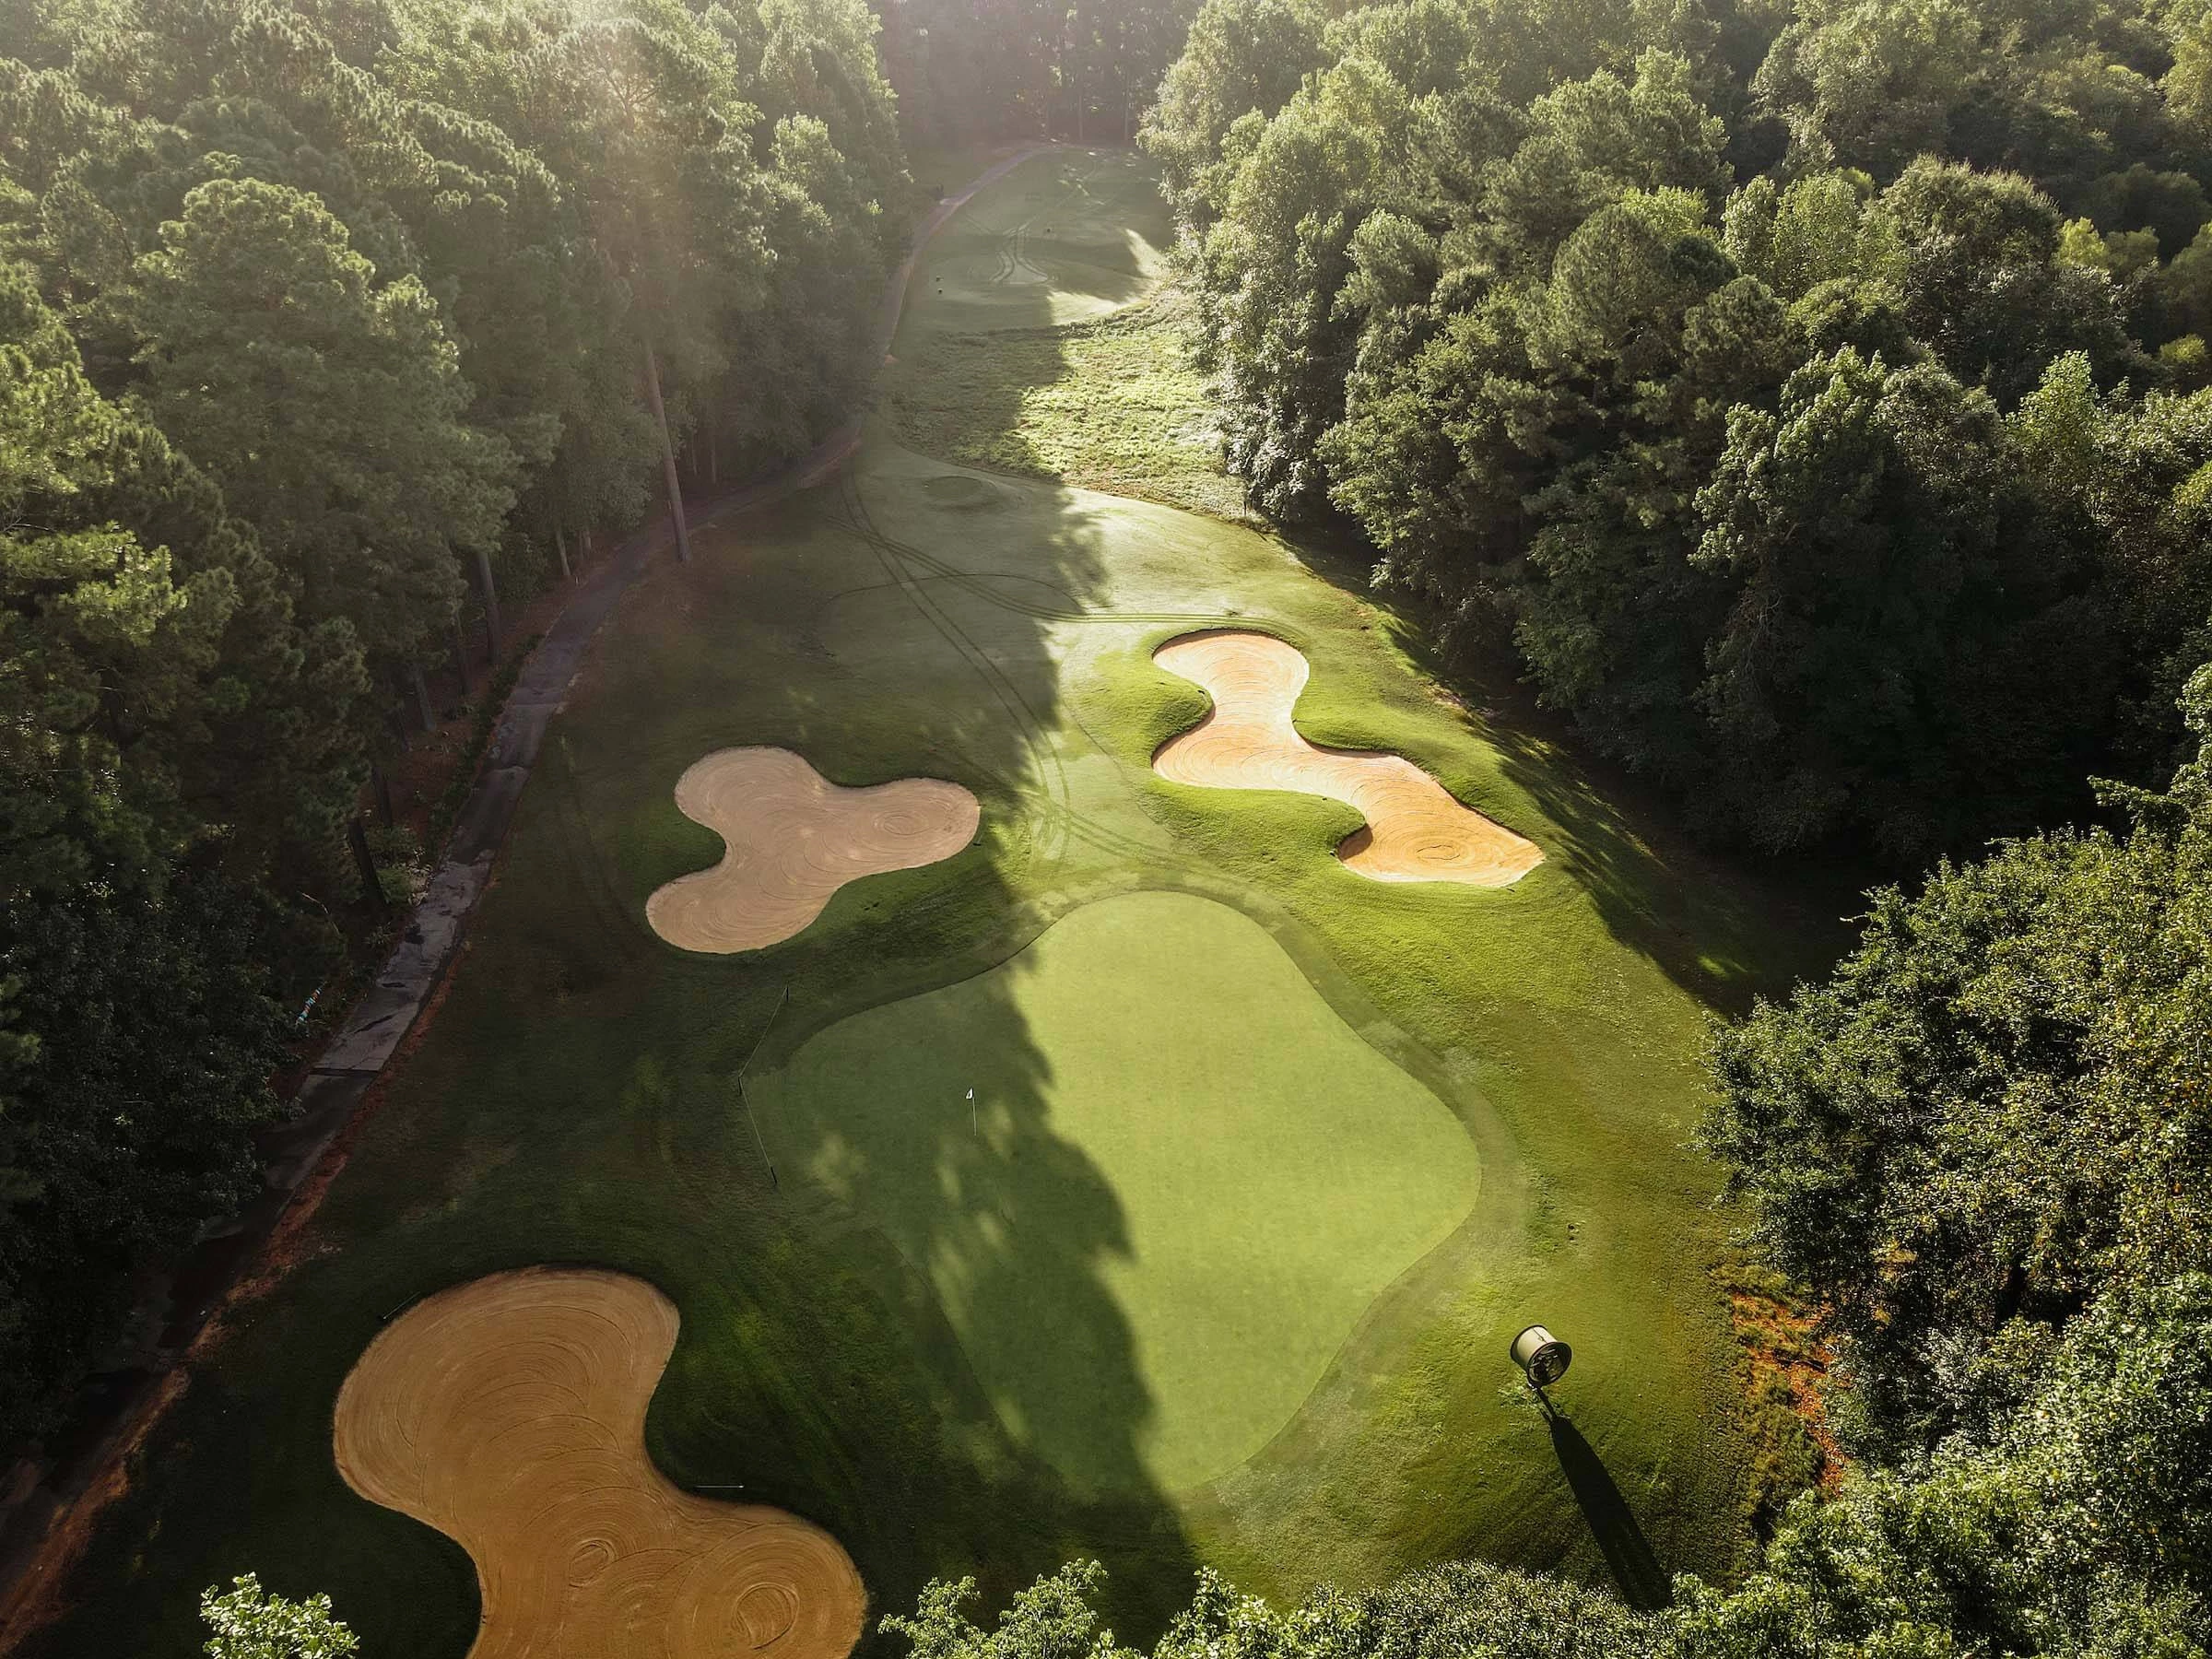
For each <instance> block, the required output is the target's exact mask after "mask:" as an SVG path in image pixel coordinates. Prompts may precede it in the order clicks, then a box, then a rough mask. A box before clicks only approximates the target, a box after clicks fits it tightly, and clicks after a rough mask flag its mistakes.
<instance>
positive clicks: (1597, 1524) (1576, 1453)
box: [1544, 1400, 1675, 1613]
mask: <svg viewBox="0 0 2212 1659" xmlns="http://www.w3.org/2000/svg"><path fill="white" fill-rule="evenodd" d="M1544 1420H1545V1423H1546V1425H1547V1427H1548V1428H1549V1429H1550V1430H1551V1449H1552V1452H1553V1453H1554V1454H1555V1455H1557V1456H1558V1458H1559V1472H1560V1473H1561V1474H1563V1475H1565V1476H1566V1477H1567V1485H1568V1488H1569V1489H1570V1490H1571V1491H1572V1492H1573V1493H1574V1501H1575V1504H1576V1506H1577V1507H1578V1508H1580V1509H1581V1510H1582V1512H1583V1520H1585V1521H1587V1522H1588V1523H1589V1524H1590V1535H1591V1536H1592V1537H1593V1538H1594V1539H1595V1540H1596V1542H1597V1548H1598V1553H1599V1554H1600V1555H1602V1556H1604V1557H1605V1558H1606V1566H1607V1567H1608V1568H1609V1569H1611V1570H1612V1573H1613V1582H1614V1583H1616V1584H1617V1585H1618V1586H1619V1588H1620V1594H1621V1598H1622V1599H1623V1600H1624V1601H1626V1602H1627V1603H1628V1604H1629V1606H1631V1607H1634V1608H1636V1609H1637V1610H1638V1611H1639V1612H1643V1613H1655V1612H1657V1611H1659V1610H1660V1609H1661V1608H1663V1607H1666V1606H1671V1605H1672V1604H1673V1602H1674V1599H1675V1594H1674V1586H1673V1583H1672V1582H1671V1581H1670V1580H1669V1578H1668V1576H1667V1572H1666V1570H1665V1568H1664V1567H1662V1566H1660V1564H1659V1558H1658V1556H1657V1555H1656V1554H1655V1553H1654V1552H1653V1549H1652V1546H1651V1542H1650V1540H1649V1539H1647V1538H1646V1537H1645V1536H1644V1535H1643V1528H1642V1527H1641V1526H1640V1525H1639V1524H1637V1521H1636V1514H1635V1512H1634V1511H1633V1510H1631V1509H1630V1507H1629V1500H1628V1499H1627V1498H1626V1497H1625V1496H1624V1495H1623V1494H1622V1492H1621V1489H1620V1488H1619V1487H1618V1485H1616V1484H1615V1483H1614V1479H1613V1477H1612V1475H1611V1474H1610V1473H1609V1472H1608V1471H1607V1470H1606V1465H1605V1461H1604V1459H1602V1458H1600V1457H1599V1456H1598V1454H1597V1453H1596V1451H1595V1450H1594V1448H1593V1447H1592V1446H1591V1444H1590V1442H1589V1441H1586V1440H1584V1439H1583V1434H1582V1430H1579V1429H1577V1428H1576V1427H1575V1426H1574V1425H1573V1424H1572V1423H1571V1422H1570V1421H1569V1420H1568V1419H1567V1418H1566V1417H1565V1416H1563V1415H1562V1414H1561V1413H1560V1411H1559V1408H1558V1407H1557V1406H1553V1405H1552V1403H1551V1402H1550V1401H1549V1400H1546V1401H1545V1402H1544Z"/></svg>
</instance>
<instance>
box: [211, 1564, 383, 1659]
mask: <svg viewBox="0 0 2212 1659" xmlns="http://www.w3.org/2000/svg"><path fill="white" fill-rule="evenodd" d="M200 1617H201V1618H204V1619H206V1621H207V1628H208V1630H210V1631H211V1632H213V1633H212V1634H211V1635H210V1636H209V1637H208V1638H207V1642H206V1647H205V1649H203V1650H202V1651H203V1652H205V1653H206V1655H207V1659H346V1655H347V1654H349V1653H358V1652H359V1651H360V1643H359V1641H357V1640H355V1637H354V1634H353V1632H352V1631H351V1630H347V1628H346V1627H345V1625H344V1624H342V1623H340V1622H339V1621H338V1620H337V1619H336V1618H333V1617H332V1615H331V1610H330V1597H329V1596H327V1595H311V1596H309V1597H308V1598H307V1600H305V1601H303V1602H294V1601H287V1600H286V1599H285V1598H284V1597H283V1596H281V1595H272V1594H269V1593H268V1592H267V1591H265V1590H264V1589H263V1588H262V1587H261V1581H260V1579H258V1578H256V1577H255V1576H254V1575H253V1573H251V1572H249V1573H246V1574H244V1575H243V1576H241V1577H240V1578H236V1579H233V1580H232V1581H231V1583H230V1588H229V1590H226V1591H222V1592H219V1593H218V1592H217V1591H216V1590H214V1589H212V1588H211V1589H209V1590H208V1591H207V1592H206V1594H203V1595H202V1596H201V1597H200Z"/></svg>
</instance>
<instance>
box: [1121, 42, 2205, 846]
mask: <svg viewBox="0 0 2212 1659" xmlns="http://www.w3.org/2000/svg"><path fill="white" fill-rule="evenodd" d="M1340 11H1341V12H1342V15H1335V14H1336V13H1338V12H1340ZM2207 15H2208V14H2207V11H2206V8H2205V7H2204V6H2198V5H2194V4H2191V3H2190V0H2175V3H2172V4H2165V3H2162V0H2140V3H2138V0H2119V3H2112V0H2004V3H2002V4H1992V5H1983V4H1976V5H1972V6H1967V5H1959V4H1953V3H1951V0H1900V3H1897V4H1884V5H1874V4H1871V3H1867V0H1802V3H1801V4H1798V5H1796V6H1794V7H1772V8H1770V7H1766V6H1735V5H1731V4H1729V3H1728V0H1712V3H1711V4H1696V3H1692V4H1684V5H1677V6H1641V5H1628V4H1610V3H1601V0H1585V3H1577V0H1559V3H1556V4H1546V5H1538V6H1520V5H1510V6H1509V5H1503V4H1494V3H1492V0H1391V3H1389V4H1383V5H1377V6H1363V7H1356V8H1353V9H1350V10H1348V11H1344V10H1343V8H1341V7H1337V6H1325V5H1323V4H1320V3H1319V0H1209V3H1208V4H1207V6H1206V7H1205V9H1204V10H1203V11H1202V12H1201V13H1200V15H1199V16H1198V18H1197V19H1196V21H1195V23H1194V28H1193V30H1192V34H1191V40H1190V47H1189V50H1188V52H1187V53H1185V54H1184V56H1183V57H1182V59H1181V60H1180V61H1179V62H1177V63H1176V65H1174V66H1173V68H1172V69H1171V72H1170V73H1169V75H1168V76H1167V79H1166V82H1165V85H1164V87H1163V88H1162V91H1161V97H1160V100H1159V106H1158V110H1157V112H1156V113H1155V115H1154V116H1153V117H1152V118H1151V120H1150V122H1149V124H1148V125H1147V130H1146V135H1145V141H1146V142H1147V145H1148V146H1149V147H1151V148H1152V149H1153V150H1154V151H1155V153H1157V154H1158V156H1159V158H1160V159H1161V160H1162V162H1163V164H1164V166H1165V168H1166V171H1167V176H1168V183H1169V191H1170V194H1171V199H1172V202H1173V206H1174V207H1175V210H1176V213H1177V216H1178V219H1179V222H1180V225H1181V230H1182V254H1183V258H1184V261H1185V264H1186V266H1187V268H1188V270H1189V272H1190V275H1191V279H1192V280H1193V281H1194V284H1195V285H1196V287H1197V288H1198V289H1199V291H1200V294H1201V296H1202V301H1203V302H1202V303H1200V304H1199V305H1197V306H1196V307H1195V308H1194V311H1195V313H1196V314H1197V315H1198V316H1199V317H1201V318H1202V319H1204V320H1205V333H1204V337H1203V339H1202V340H1201V341H1200V346H1201V348H1202V351H1203V353H1204V357H1205V360H1206V364H1207V366H1208V367H1209V368H1210V369H1211V370H1212V371H1214V372H1215V374H1216V376H1217V380H1218V386H1219V391H1220V401H1221V410H1220V418H1221V422H1222V430H1223V437H1224V441H1225V443H1226V448H1227V453H1228V457H1229V460H1230V465H1231V466H1232V468H1233V470H1235V471H1236V472H1237V473H1238V474H1240V475H1241V477H1243V478H1244V479H1245V480H1247V482H1248V485H1249V488H1250V490H1251V492H1252V495H1253V498H1254V500H1256V501H1257V503H1258V504H1259V505H1260V506H1262V507H1263V508H1264V509H1265V510H1266V511H1267V512H1271V513H1274V514H1276V515H1277V516H1278V517H1284V518H1296V517H1299V516H1301V515H1310V514H1341V515H1343V516H1345V517H1347V518H1348V519H1349V520H1350V521H1351V522H1352V523H1353V524H1356V525H1357V526H1358V528H1359V530H1360V531H1361V532H1362V533H1364V535H1366V536H1367V537H1368V538H1369V539H1370V540H1371V543H1372V545H1373V547H1375V548H1376V550H1377V552H1378V556H1379V559H1380V563H1379V567H1378V578H1379V580H1380V581H1381V582H1384V583H1386V584H1388V585H1391V586H1393V587H1395V588H1397V589H1399V590H1401V591H1405V592H1408V593H1412V594H1419V595H1422V596H1424V597H1425V598H1426V599H1428V600H1429V601H1431V602H1432V603H1433V605H1434V606H1435V608H1436V610H1437V613H1438V615H1439V616H1440V618H1441V621H1440V628H1441V631H1442V632H1443V633H1444V635H1445V636H1446V638H1447V639H1448V641H1451V642H1453V644H1455V645H1459V646H1463V647H1465V648H1468V649H1477V648H1482V647H1489V648H1501V647H1505V646H1507V645H1509V644H1510V647H1511V648H1512V650H1513V651H1514V652H1516V653H1518V657H1519V660H1520V662H1521V664H1522V665H1524V669H1525V672H1526V674H1527V676H1528V677H1529V678H1530V679H1531V680H1532V681H1533V682H1534V684H1535V687H1536V688H1537V690H1538V691H1539V693H1540V694H1541V696H1542V698H1543V699H1544V700H1545V701H1546V702H1547V703H1548V704H1550V705H1552V706H1553V707H1556V708H1558V709H1560V710H1562V711H1564V712H1568V713H1569V714H1571V716H1572V718H1573V719H1574V721H1575V722H1576V723H1577V724H1578V725H1579V727H1580V728H1581V729H1582V730H1583V732H1584V733H1585V734H1586V735H1588V737H1589V738H1590V740H1591V741H1592V742H1593V743H1594V745H1596V746H1597V747H1600V748H1601V749H1603V750H1605V751H1606V752H1607V753H1609V754H1611V755H1613V756H1615V757H1618V758H1619V759H1623V760H1625V761H1627V762H1628V763H1629V764H1630V765H1631V766H1632V767H1634V768H1635V769H1636V770H1638V771H1641V772H1642V773H1644V774H1646V775H1648V776H1650V777H1653V778H1654V779H1656V780H1659V781H1660V782H1663V783H1665V785H1666V786H1667V787H1668V788H1669V789H1671V790H1672V791H1673V792H1674V794H1676V796H1677V798H1678V799H1679V800H1680V801H1681V802H1682V803H1683V804H1684V806H1685V807H1686V809H1687V810H1688V813H1689V814H1690V815H1691V816H1692V817H1693V818H1694V819H1695V821H1696V822H1697V823H1698V824H1699V825H1700V827H1701V828H1702V829H1704V830H1706V831H1708V832H1710V833H1712V834H1713V835H1715V836H1718V837H1722V838H1725V839H1729V840H1733V841H1739V842H1743V843H1748V844H1751V845H1754V846H1757V847H1760V848H1763V849H1767V850H1771V851H1786V850H1792V849H1803V848H1809V847H1815V846H1819V845H1823V844H1827V843H1830V842H1831V841H1838V840H1841V841H1851V842H1855V843H1863V844H1866V845H1870V846H1872V847H1874V848H1875V849H1877V852H1878V853H1880V854H1881V855H1882V856H1884V857H1886V858H1888V859H1889V860H1890V861H1892V862H1893V863H1894V864H1895V865H1898V866H1899V867H1900V868H1910V867H1912V866H1914V865H1918V864H1919V863H1920V862H1922V861H1924V859H1925V858H1926V857H1928V856H1930V855H1932V854H1933V853H1937V852H1940V851H1944V850H1954V849H1955V850H1965V849H1970V848H1971V847H1973V846H1975V845H1978V844H1979V843H1980V842H1981V841H1982V840H1983V839H1984V838H1986V837H1987V836H1989V835H1991V834H1993V833H2001V832H2018V831H2022V830H2030V829H2033V828H2035V827H2037V826H2039V825H2041V824H2045V823H2050V822H2054V821H2059V820H2060V819H2062V818H2066V817H2068V816H2072V815H2077V814H2079V813H2080V812H2082V811H2083V810H2084V809H2086V808H2087V807H2088V805H2089V802H2088V795H2087V794H2086V790H2085V785H2084V780H2085V778H2087V777H2088V776H2089V775H2090V774H2092V773H2102V774H2107V775H2117V776H2123V777H2126V778H2130V779H2134V780H2136V781H2144V780H2155V779H2157V778H2159V777H2160V776H2162V775H2163V773H2164V771H2166V770H2168V769H2170V768H2171V765H2172V764H2173V762H2174V759H2175V758H2176V755H2177V753H2178V749H2177V745H2178V744H2179V743H2180V741H2181V738H2182V734H2181V731H2180V728H2179V726H2178V724H2176V722H2175V721H2174V718H2173V714H2172V710H2173V707H2174V701H2175V698H2176V696H2177V694H2178V693H2179V690H2180V688H2181V685H2182V683H2183V679H2184V678H2185V677H2186V675H2187V674H2188V672H2189V670H2190V669H2191V668H2192V667H2193V666H2194V665H2195V664H2196V663H2197V662H2199V661H2201V660H2202V659H2203V658H2204V657H2205V656H2206V654H2208V653H2212V637H2208V636H2207V634H2206V617H2207V615H2208V614H2212V544H2208V542H2207V531H2212V470H2207V463H2208V462H2212V391H2208V390H2207V389H2206V388H2207V386H2208V385H2212V356H2208V354H2207V347H2206V338H2207V335H2212V232H2207V231H2206V229H2205V224H2206V219H2207V218H2208V217H2212V205H2208V204H2207V199H2206V185H2207V183H2212V24H2208V23H2207Z"/></svg>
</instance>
